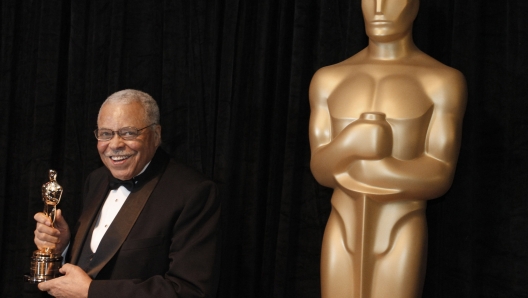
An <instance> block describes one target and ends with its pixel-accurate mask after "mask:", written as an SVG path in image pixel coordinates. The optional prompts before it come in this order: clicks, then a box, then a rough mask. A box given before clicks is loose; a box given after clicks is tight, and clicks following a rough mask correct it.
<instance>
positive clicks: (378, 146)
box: [335, 113, 392, 160]
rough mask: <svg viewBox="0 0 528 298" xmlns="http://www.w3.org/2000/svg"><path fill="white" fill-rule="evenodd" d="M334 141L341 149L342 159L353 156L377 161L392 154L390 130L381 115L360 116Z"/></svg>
mask: <svg viewBox="0 0 528 298" xmlns="http://www.w3.org/2000/svg"><path fill="white" fill-rule="evenodd" d="M335 140H338V142H339V146H341V147H342V150H341V151H342V152H343V153H344V154H343V156H344V157H346V156H351V155H353V156H354V157H356V158H355V159H363V160H379V159H383V158H385V157H387V156H390V155H391V153H392V129H391V127H390V125H389V123H388V122H387V121H385V114H382V113H363V114H361V117H360V118H359V119H357V120H356V121H354V122H352V123H350V124H349V125H348V126H347V127H345V128H344V129H343V130H342V131H341V132H340V133H339V135H338V136H337V137H336V138H335Z"/></svg>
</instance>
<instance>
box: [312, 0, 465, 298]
mask: <svg viewBox="0 0 528 298" xmlns="http://www.w3.org/2000/svg"><path fill="white" fill-rule="evenodd" d="M361 6H362V10H363V16H364V19H365V29H366V33H367V35H368V37H369V44H368V46H367V47H366V48H365V49H363V50H362V51H360V52H359V53H357V54H356V55H354V56H352V57H351V58H349V59H347V60H345V61H343V62H340V63H337V64H335V65H331V66H327V67H323V68H321V69H320V70H318V71H317V72H316V74H315V75H314V77H313V79H312V82H311V86H310V107H311V116H310V146H311V150H312V157H311V158H312V159H311V169H312V172H313V175H314V177H315V178H316V179H317V181H318V182H319V183H321V184H322V185H325V186H327V187H331V188H333V189H334V192H333V195H332V211H331V214H330V217H329V219H328V223H327V226H326V230H325V234H324V238H323V247H322V252H321V289H322V297H324V298H340V297H347V298H348V297H354V298H388V297H390V298H412V297H420V296H421V292H422V286H423V279H424V275H425V261H426V253H427V226H426V219H425V208H426V200H429V199H434V198H437V197H439V196H441V195H442V194H444V193H445V192H446V191H447V190H448V189H449V187H450V186H451V183H452V180H453V176H454V172H455V167H456V162H457V158H458V152H459V147H460V139H461V129H462V119H463V115H464V111H465V106H466V83H465V79H464V77H463V75H462V74H461V73H460V72H459V71H457V70H455V69H453V68H450V67H448V66H446V65H443V64H442V63H440V62H438V61H437V60H435V59H433V58H431V57H430V56H428V55H426V54H425V53H423V52H422V51H420V50H419V49H418V48H417V47H416V46H415V44H414V42H413V39H412V25H413V21H414V19H415V17H416V15H417V13H418V7H419V0H362V5H361Z"/></svg>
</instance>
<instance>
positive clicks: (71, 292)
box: [35, 90, 220, 297]
mask: <svg viewBox="0 0 528 298" xmlns="http://www.w3.org/2000/svg"><path fill="white" fill-rule="evenodd" d="M97 126H98V128H97V129H96V130H95V137H96V138H97V140H98V142H97V150H98V151H99V155H100V157H101V160H102V161H103V163H104V165H105V166H104V167H101V168H99V169H97V170H95V171H94V172H92V173H91V174H90V175H89V176H88V179H87V181H86V185H85V189H84V198H83V212H82V215H81V217H80V218H79V221H78V223H77V225H76V227H75V229H74V235H75V236H74V238H73V240H72V241H71V243H70V231H69V227H68V225H67V223H66V221H65V220H64V217H63V216H62V213H61V212H60V211H58V212H57V215H56V222H55V227H54V228H52V227H51V222H50V219H49V218H48V217H46V216H45V215H44V214H43V213H37V214H36V215H35V220H36V221H37V227H36V230H35V244H36V245H37V246H38V247H39V249H40V248H44V247H51V248H54V249H55V251H58V252H64V251H65V250H68V252H67V255H68V257H67V260H69V262H70V263H69V264H64V266H63V267H62V268H61V273H62V274H64V276H61V277H58V278H56V279H53V280H50V281H46V282H42V283H40V284H39V285H38V287H39V289H40V290H42V291H47V292H48V293H49V294H51V295H53V296H56V297H214V296H215V292H216V288H217V284H218V278H219V235H218V234H219V231H218V222H219V216H220V204H219V201H218V199H217V197H216V193H215V191H216V188H215V185H214V183H213V182H211V181H210V180H207V179H205V178H204V177H202V176H201V175H200V174H199V173H197V172H196V171H194V170H192V169H190V168H187V167H185V166H183V165H182V164H179V163H177V162H175V161H173V160H170V158H169V156H168V155H167V154H166V153H165V152H164V151H163V150H161V149H160V148H158V147H159V145H160V143H161V126H160V125H159V110H158V106H157V104H156V102H155V101H154V99H152V97H150V96H149V95H148V94H146V93H143V92H140V91H136V90H123V91H119V92H116V93H114V94H112V95H111V96H110V97H108V99H107V100H106V101H105V102H104V103H103V105H102V106H101V109H100V111H99V117H98V119H97ZM68 244H69V246H68Z"/></svg>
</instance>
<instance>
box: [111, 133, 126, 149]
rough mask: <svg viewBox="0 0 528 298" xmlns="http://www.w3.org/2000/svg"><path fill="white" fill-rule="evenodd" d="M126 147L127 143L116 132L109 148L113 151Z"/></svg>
mask: <svg viewBox="0 0 528 298" xmlns="http://www.w3.org/2000/svg"><path fill="white" fill-rule="evenodd" d="M124 145H125V142H124V141H123V138H121V136H119V134H118V133H117V132H115V133H114V135H113V136H112V138H111V139H110V141H108V147H110V148H112V149H116V148H121V147H123V146H124Z"/></svg>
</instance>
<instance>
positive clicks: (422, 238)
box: [321, 189, 427, 298]
mask: <svg viewBox="0 0 528 298" xmlns="http://www.w3.org/2000/svg"><path fill="white" fill-rule="evenodd" d="M426 250H427V225H426V221H425V204H424V202H390V203H380V202H375V201H372V200H370V199H368V198H367V197H366V196H359V197H357V198H352V197H350V196H347V195H346V194H344V193H343V192H342V191H341V190H339V189H336V190H335V191H334V195H333V196H332V212H331V213H330V217H329V219H328V223H327V225H326V229H325V234H324V237H323V246H322V251H321V293H322V297H323V298H387V297H391V298H419V297H420V296H421V292H422V284H423V277H424V273H425V259H426Z"/></svg>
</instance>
